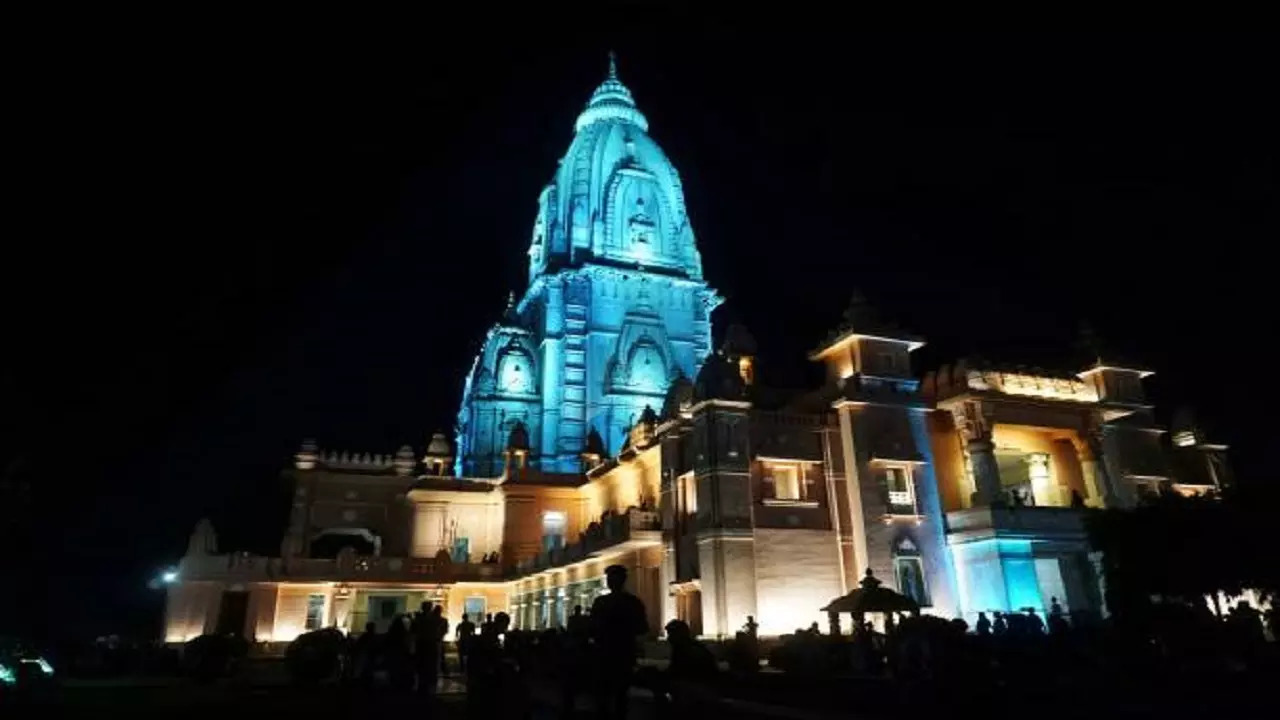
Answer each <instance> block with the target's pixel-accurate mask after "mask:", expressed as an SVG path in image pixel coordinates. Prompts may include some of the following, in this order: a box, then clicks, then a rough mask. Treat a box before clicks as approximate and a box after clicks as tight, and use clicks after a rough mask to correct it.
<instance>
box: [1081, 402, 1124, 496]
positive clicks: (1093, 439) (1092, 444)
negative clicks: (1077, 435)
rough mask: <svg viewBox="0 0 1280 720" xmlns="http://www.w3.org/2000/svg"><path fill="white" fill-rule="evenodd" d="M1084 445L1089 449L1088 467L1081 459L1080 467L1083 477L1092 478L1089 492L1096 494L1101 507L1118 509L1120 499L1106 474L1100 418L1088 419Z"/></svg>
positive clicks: (1110, 478) (1109, 475) (1109, 476)
mask: <svg viewBox="0 0 1280 720" xmlns="http://www.w3.org/2000/svg"><path fill="white" fill-rule="evenodd" d="M1084 435H1085V444H1086V445H1087V446H1088V448H1089V455H1090V456H1091V457H1090V458H1089V461H1088V465H1085V462H1084V461H1083V459H1082V462H1081V466H1082V467H1084V471H1085V477H1086V478H1088V477H1089V476H1090V475H1092V477H1093V484H1094V487H1091V488H1090V490H1091V491H1094V492H1097V493H1098V497H1100V498H1101V499H1102V505H1103V507H1108V508H1114V507H1120V506H1121V504H1122V503H1121V501H1122V498H1121V496H1120V494H1119V492H1118V490H1117V488H1116V486H1115V479H1114V478H1112V477H1111V473H1109V472H1107V462H1106V457H1105V452H1104V450H1103V445H1104V442H1103V441H1104V429H1103V422H1102V418H1100V417H1098V416H1096V415H1094V416H1091V417H1090V418H1089V427H1088V428H1087V429H1086V430H1085V433H1084Z"/></svg>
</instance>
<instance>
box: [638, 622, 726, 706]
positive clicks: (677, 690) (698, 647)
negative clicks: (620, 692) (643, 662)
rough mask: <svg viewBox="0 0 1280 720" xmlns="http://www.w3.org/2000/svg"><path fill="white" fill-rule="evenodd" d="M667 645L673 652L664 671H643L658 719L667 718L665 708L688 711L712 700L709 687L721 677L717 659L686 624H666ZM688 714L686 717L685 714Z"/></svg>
mask: <svg viewBox="0 0 1280 720" xmlns="http://www.w3.org/2000/svg"><path fill="white" fill-rule="evenodd" d="M665 629H666V631H667V644H668V645H669V646H670V648H671V662H670V663H669V664H668V665H667V669H666V670H665V671H656V670H641V671H640V672H641V673H647V677H648V682H647V683H645V684H647V685H648V687H649V689H650V690H652V691H653V697H654V699H655V701H656V702H657V703H658V706H659V712H658V716H659V717H662V716H665V715H666V714H667V712H666V707H665V706H666V705H667V704H668V703H673V704H675V705H677V706H684V707H686V708H687V707H689V706H690V705H696V704H699V703H698V701H699V700H709V699H710V697H711V694H712V692H711V688H710V686H711V685H712V684H713V683H714V682H715V680H716V677H717V676H718V675H719V672H720V668H719V666H717V665H716V658H715V656H714V655H712V654H711V651H710V650H708V649H707V646H706V645H703V644H702V643H700V642H698V639H697V638H695V637H694V636H693V631H692V630H691V629H690V628H689V624H688V623H686V622H685V621H683V620H672V621H671V622H669V623H667V626H666V628H665ZM683 714H687V713H682V715H683Z"/></svg>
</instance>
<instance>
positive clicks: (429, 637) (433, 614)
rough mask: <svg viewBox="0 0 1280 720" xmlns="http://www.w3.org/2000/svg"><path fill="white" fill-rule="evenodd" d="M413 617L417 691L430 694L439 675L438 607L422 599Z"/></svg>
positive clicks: (434, 688)
mask: <svg viewBox="0 0 1280 720" xmlns="http://www.w3.org/2000/svg"><path fill="white" fill-rule="evenodd" d="M421 607H422V609H421V611H420V612H418V613H417V614H416V615H415V616H414V618H413V642H414V661H415V664H416V665H417V671H418V692H420V693H424V694H427V695H430V694H432V693H434V692H435V691H436V680H437V679H438V678H439V676H440V637H441V636H440V624H439V621H438V618H439V608H438V607H433V606H432V604H431V603H430V602H426V601H424V602H423V603H422V606H421Z"/></svg>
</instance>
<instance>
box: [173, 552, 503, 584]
mask: <svg viewBox="0 0 1280 720" xmlns="http://www.w3.org/2000/svg"><path fill="white" fill-rule="evenodd" d="M179 574H180V576H181V577H182V579H183V580H223V581H230V582H288V581H307V580H314V581H335V582H406V583H424V582H451V581H456V580H500V579H501V578H502V566H501V565H497V564H493V563H451V562H440V561H437V560H436V559H435V558H388V557H361V556H355V557H345V558H339V559H332V560H331V559H325V558H278V557H262V556H259V555H247V554H230V555H199V556H188V557H185V558H183V559H182V563H181V565H180V567H179Z"/></svg>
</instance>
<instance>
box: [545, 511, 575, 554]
mask: <svg viewBox="0 0 1280 720" xmlns="http://www.w3.org/2000/svg"><path fill="white" fill-rule="evenodd" d="M568 524H569V517H568V516H567V515H566V514H565V513H563V512H559V511H555V510H548V511H547V512H544V513H542V549H543V550H544V551H547V552H550V551H552V550H557V549H559V548H562V547H564V533H565V529H566V528H567V527H568Z"/></svg>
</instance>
